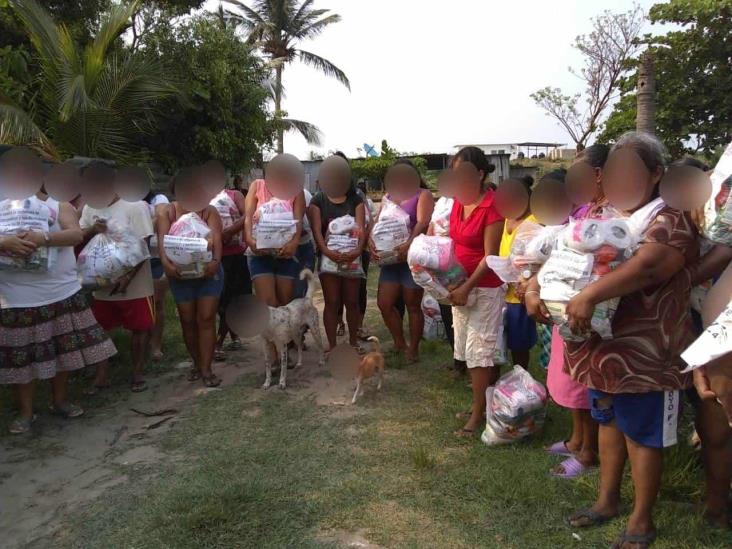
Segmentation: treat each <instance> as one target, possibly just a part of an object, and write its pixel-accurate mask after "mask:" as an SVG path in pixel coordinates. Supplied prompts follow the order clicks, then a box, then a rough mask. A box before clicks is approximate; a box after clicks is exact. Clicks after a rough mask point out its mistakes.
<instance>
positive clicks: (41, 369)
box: [0, 292, 117, 384]
mask: <svg viewBox="0 0 732 549" xmlns="http://www.w3.org/2000/svg"><path fill="white" fill-rule="evenodd" d="M89 304H90V303H89V296H88V294H86V293H84V292H78V293H76V294H74V295H72V296H71V297H69V298H67V299H64V300H62V301H58V302H56V303H51V304H50V305H43V306H41V307H27V308H14V309H0V384H19V383H29V382H31V381H33V380H34V379H50V378H52V377H54V376H55V375H56V373H57V372H69V371H72V370H79V369H81V368H84V367H85V366H89V365H90V364H96V363H97V362H101V361H102V360H105V359H107V358H109V357H111V356H112V355H114V354H116V353H117V349H116V348H115V346H114V343H112V340H111V339H109V336H108V335H107V333H106V332H105V331H104V330H103V329H102V328H101V326H99V324H97V321H96V319H95V318H94V315H93V314H92V312H91V309H90V307H89Z"/></svg>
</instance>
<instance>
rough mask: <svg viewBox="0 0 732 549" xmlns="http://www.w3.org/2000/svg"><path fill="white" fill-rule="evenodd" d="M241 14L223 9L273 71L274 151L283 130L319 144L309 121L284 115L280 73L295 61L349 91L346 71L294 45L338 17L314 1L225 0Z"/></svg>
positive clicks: (280, 145) (280, 147) (279, 147)
mask: <svg viewBox="0 0 732 549" xmlns="http://www.w3.org/2000/svg"><path fill="white" fill-rule="evenodd" d="M226 1H227V3H229V4H232V5H233V6H236V7H237V8H238V9H240V10H241V12H242V13H238V12H235V11H231V10H227V17H228V18H229V19H230V20H231V21H233V22H234V23H236V24H237V25H241V26H242V27H244V29H246V31H247V32H248V33H249V41H250V43H252V44H254V45H256V46H257V47H259V48H260V49H261V50H262V52H263V53H264V55H265V56H266V57H267V58H268V59H269V62H270V65H271V67H272V69H273V70H274V74H275V77H274V82H273V83H272V85H271V88H270V89H271V94H272V97H273V100H274V108H275V113H274V114H275V120H276V121H277V122H278V128H277V152H279V153H281V152H283V151H284V143H283V142H284V133H285V130H297V131H299V132H300V133H301V134H302V135H303V137H305V139H306V140H307V141H308V143H311V144H316V145H317V144H319V142H320V132H319V130H318V129H317V128H316V127H315V126H314V125H312V124H310V123H309V122H304V121H302V120H293V119H291V118H285V117H284V112H283V110H282V99H283V97H284V89H283V87H282V72H283V70H284V68H285V65H286V64H287V63H291V62H292V61H295V60H299V61H302V62H303V63H305V64H306V65H310V66H311V67H314V68H316V69H318V70H319V71H320V72H322V73H323V74H325V75H326V76H330V77H333V78H335V79H336V80H338V81H339V82H340V83H342V84H343V85H344V86H346V88H348V89H349V90H350V89H351V83H350V82H349V81H348V77H347V76H346V74H345V73H344V72H343V71H342V70H341V69H339V68H338V67H336V66H335V65H334V64H333V63H331V62H330V61H328V60H327V59H324V58H323V57H320V56H319V55H316V54H314V53H312V52H309V51H306V50H303V49H301V48H298V47H297V44H298V43H299V42H301V41H303V40H308V39H312V38H315V37H316V36H318V35H319V34H320V33H321V32H323V30H324V29H325V28H326V27H327V26H328V25H331V24H333V23H337V22H339V21H340V20H341V16H340V15H338V14H336V13H331V12H330V10H327V9H314V8H313V2H314V0H304V1H300V0H253V2H252V7H249V6H247V5H246V4H245V3H244V2H243V1H241V0H226Z"/></svg>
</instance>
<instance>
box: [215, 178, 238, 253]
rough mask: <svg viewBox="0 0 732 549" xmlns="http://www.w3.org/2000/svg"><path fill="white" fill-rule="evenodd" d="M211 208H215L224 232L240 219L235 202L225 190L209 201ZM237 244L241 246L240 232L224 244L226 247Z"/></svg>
mask: <svg viewBox="0 0 732 549" xmlns="http://www.w3.org/2000/svg"><path fill="white" fill-rule="evenodd" d="M211 206H213V207H214V208H216V211H217V212H218V213H219V217H220V218H221V228H222V229H224V230H225V229H228V228H229V227H231V226H232V225H233V224H234V223H236V222H237V221H239V220H240V219H241V213H240V212H239V208H238V207H237V205H236V202H234V199H233V198H232V197H231V196H229V193H228V192H226V189H224V190H222V191H221V192H220V193H219V194H217V195H216V196H215V197H214V199H213V200H212V201H211ZM239 244H241V231H239V232H238V233H236V234H234V235H232V237H231V240H229V241H228V242H227V243H226V245H227V246H238V245H239Z"/></svg>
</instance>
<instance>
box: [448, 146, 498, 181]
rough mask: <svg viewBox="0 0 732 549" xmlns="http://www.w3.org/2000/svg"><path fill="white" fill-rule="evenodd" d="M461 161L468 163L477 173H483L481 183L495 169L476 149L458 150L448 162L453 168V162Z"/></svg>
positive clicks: (464, 148)
mask: <svg viewBox="0 0 732 549" xmlns="http://www.w3.org/2000/svg"><path fill="white" fill-rule="evenodd" d="M458 160H461V161H462V162H470V163H471V164H472V165H473V166H475V168H476V169H477V170H478V171H481V172H483V179H481V181H480V182H481V183H485V180H486V178H487V177H488V174H491V173H493V172H494V171H495V169H496V167H495V166H494V165H493V164H491V163H490V162H489V161H488V157H487V156H486V155H485V153H484V152H483V151H482V149H479V148H478V147H463V148H462V149H460V150H459V151H458V152H457V153H456V154H455V156H453V157H452V159H451V160H450V165H451V166H454V164H455V162H456V161H458Z"/></svg>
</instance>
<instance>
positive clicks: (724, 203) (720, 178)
mask: <svg viewBox="0 0 732 549" xmlns="http://www.w3.org/2000/svg"><path fill="white" fill-rule="evenodd" d="M711 180H712V195H711V197H710V198H709V200H708V201H707V203H706V205H705V207H704V236H706V237H707V238H708V239H709V240H711V241H712V242H715V243H717V244H723V245H725V246H732V201H731V198H730V197H731V196H732V193H731V192H730V191H731V190H732V143H730V144H729V145H727V148H726V149H725V151H724V153H723V154H722V157H721V158H720V159H719V162H718V163H717V166H716V167H715V168H714V171H713V172H712V175H711Z"/></svg>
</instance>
